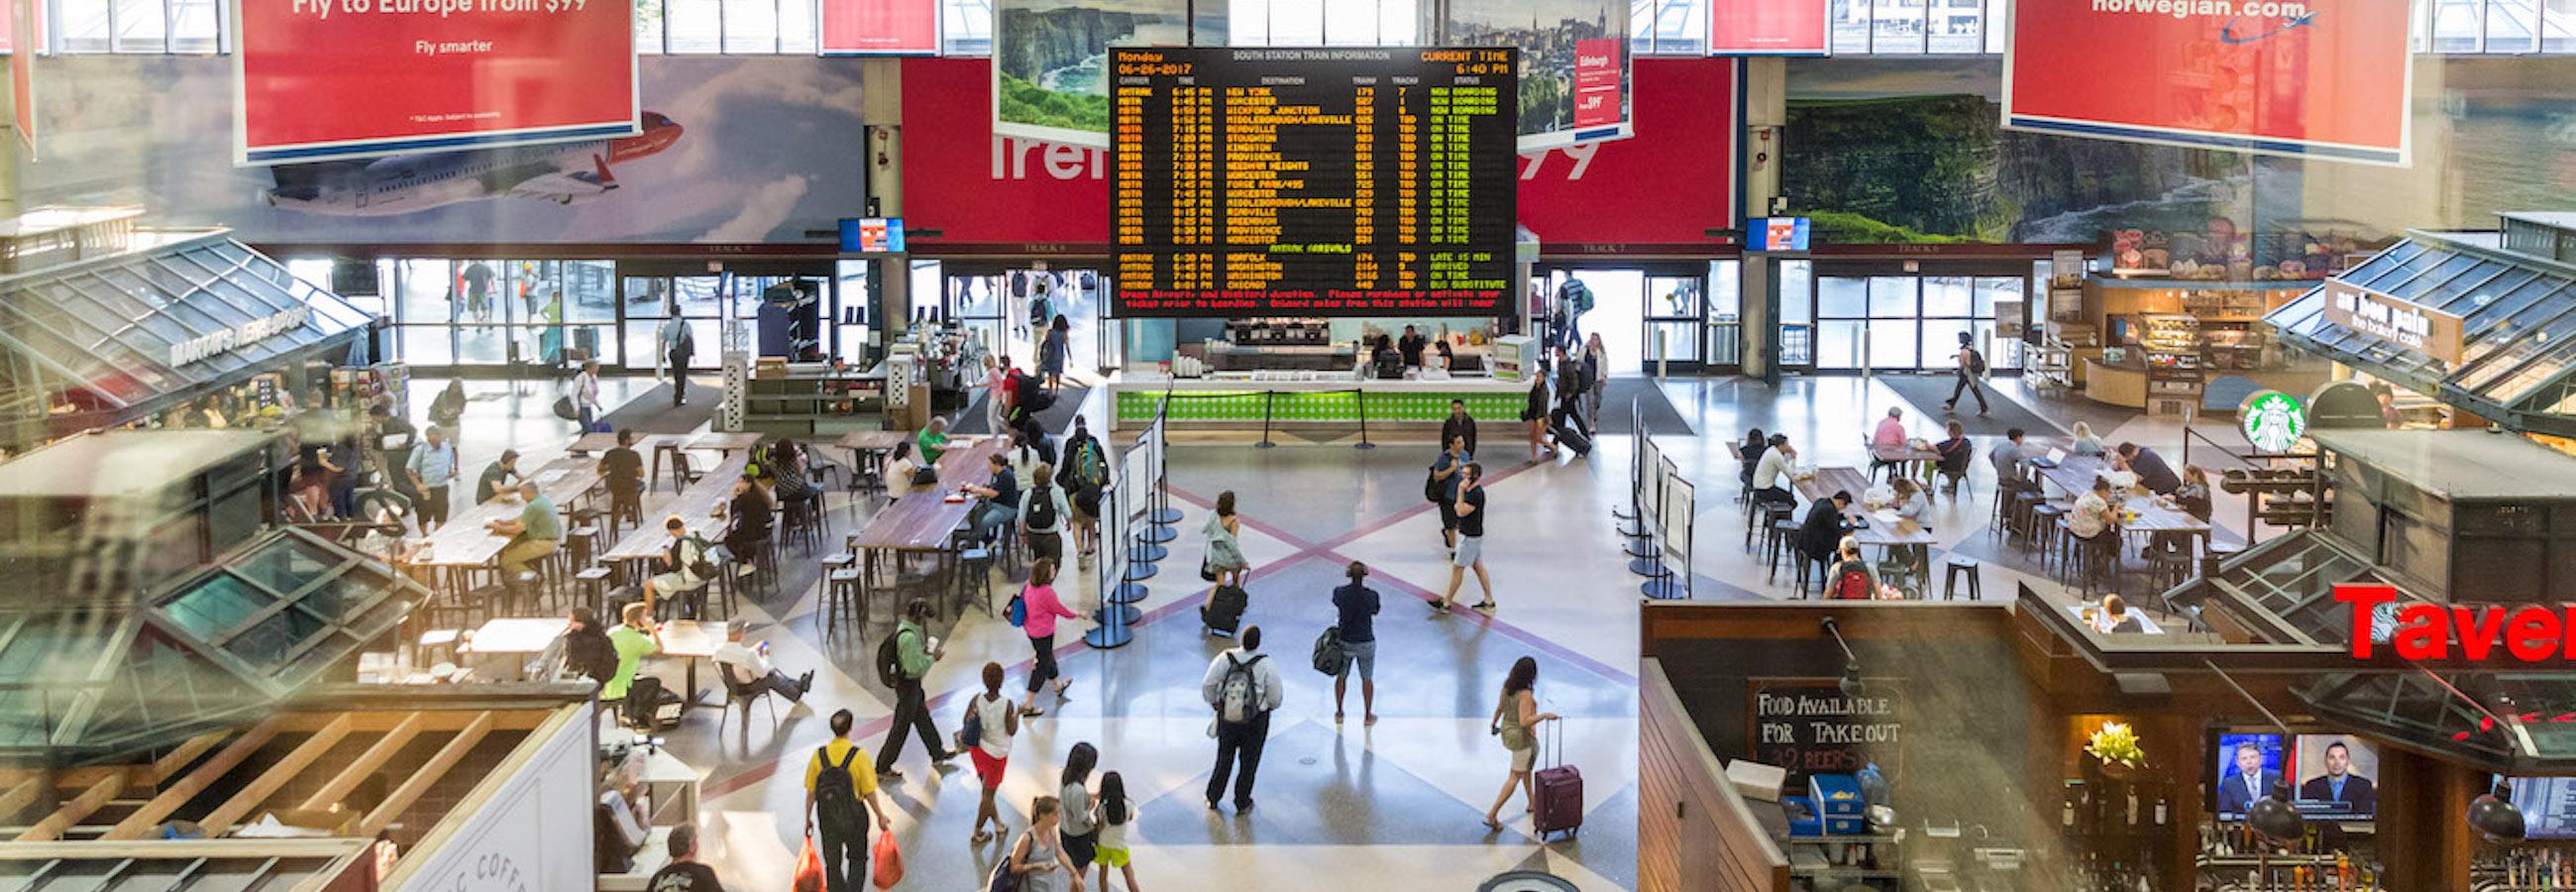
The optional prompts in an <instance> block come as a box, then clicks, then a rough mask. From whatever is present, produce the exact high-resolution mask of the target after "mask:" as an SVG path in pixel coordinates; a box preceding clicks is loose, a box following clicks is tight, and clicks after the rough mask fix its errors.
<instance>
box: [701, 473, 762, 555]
mask: <svg viewBox="0 0 2576 892" xmlns="http://www.w3.org/2000/svg"><path fill="white" fill-rule="evenodd" d="M757 473H767V472H765V471H760V472H755V471H749V470H746V471H743V472H742V476H740V477H737V478H734V481H733V500H732V501H730V502H727V503H726V504H723V505H719V506H717V507H716V516H717V517H722V518H726V519H728V520H730V521H732V523H731V524H730V525H728V526H726V527H725V534H724V542H723V543H722V544H720V545H717V546H716V548H715V549H714V551H715V553H716V555H717V556H718V557H721V558H723V559H725V560H726V561H729V562H732V561H739V562H741V564H742V569H741V570H739V571H736V572H739V573H748V572H750V571H751V562H752V559H753V558H754V557H755V556H757V555H759V554H760V549H762V548H763V547H766V546H767V545H768V544H769V525H770V522H771V521H772V520H773V519H774V518H775V515H776V513H777V512H776V508H777V503H775V502H772V501H770V498H769V490H768V489H766V488H763V487H762V486H761V485H760V482H759V480H758V479H757V478H756V477H754V476H753V475H754V474H757Z"/></svg>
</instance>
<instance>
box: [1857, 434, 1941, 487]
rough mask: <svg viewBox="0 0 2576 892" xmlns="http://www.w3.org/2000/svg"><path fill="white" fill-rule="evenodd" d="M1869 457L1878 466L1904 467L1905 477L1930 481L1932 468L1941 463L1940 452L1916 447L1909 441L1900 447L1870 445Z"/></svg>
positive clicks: (1926, 447)
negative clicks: (1878, 464)
mask: <svg viewBox="0 0 2576 892" xmlns="http://www.w3.org/2000/svg"><path fill="white" fill-rule="evenodd" d="M1869 457H1870V458H1873V459H1876V460H1878V462H1879V463H1880V464H1889V465H1898V466H1904V467H1905V468H1906V470H1905V475H1906V476H1908V477H1919V478H1922V479H1924V480H1930V479H1932V466H1933V465H1935V464H1938V463H1940V461H1941V451H1940V450H1938V449H1934V448H1932V447H1929V446H1919V447H1918V446H1916V445H1914V444H1913V443H1912V442H1911V441H1909V442H1907V443H1905V444H1904V445H1901V446H1878V445H1872V446H1870V447H1869Z"/></svg>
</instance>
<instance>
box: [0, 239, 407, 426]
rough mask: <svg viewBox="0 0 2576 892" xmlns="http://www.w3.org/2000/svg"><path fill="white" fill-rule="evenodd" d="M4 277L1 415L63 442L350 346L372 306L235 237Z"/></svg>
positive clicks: (147, 247)
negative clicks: (37, 425)
mask: <svg viewBox="0 0 2576 892" xmlns="http://www.w3.org/2000/svg"><path fill="white" fill-rule="evenodd" d="M150 235H152V236H156V237H153V238H137V239H136V241H135V244H136V247H135V248H133V249H132V250H128V251H125V252H121V253H117V254H113V255H109V256H105V257H97V258H89V259H84V260H80V261H77V262H73V263H67V264H62V265H58V266H52V267H47V268H44V269H40V270H35V271H31V272H26V273H21V274H17V275H10V276H0V420H5V421H8V422H14V423H16V425H27V424H29V423H30V422H33V421H42V422H44V423H43V425H42V427H43V428H44V429H45V431H46V433H43V434H38V435H33V436H30V435H28V434H27V433H25V432H23V431H15V430H13V431H9V432H7V433H8V434H9V436H7V437H5V439H10V440H16V441H18V442H19V443H20V444H23V443H24V442H25V441H27V440H29V439H38V438H42V437H45V436H60V435H62V434H65V433H70V432H72V431H76V430H81V429H84V428H88V427H96V426H100V425H113V424H121V423H124V422H127V421H131V420H134V419H137V418H140V417H143V416H145V415H148V414H151V413H154V412H159V411H161V410H163V409H166V408H169V407H170V406H173V405H176V404H178V403H180V402H181V401H185V400H190V399H195V398H196V397H198V396H201V395H203V394H204V393H206V392H208V391H211V390H213V389H215V388H217V387H223V386H230V385H233V384H237V383H240V382H241V381H243V380H245V379H247V378H248V377H250V376H251V375H254V374H258V373H260V372H265V371H270V370H274V369H277V368H279V367H280V366H283V365H285V364H288V363H290V362H297V361H301V360H303V359H306V358H310V357H314V356H317V355H323V354H325V353H327V352H328V351H331V350H334V349H345V348H346V347H347V345H348V344H349V343H350V342H351V341H352V340H354V339H355V338H356V337H357V336H358V335H359V334H360V333H361V332H362V331H363V330H364V329H365V327H366V325H367V324H368V322H369V321H370V320H369V316H368V314H367V313H366V312H365V311H362V310H360V309H358V308H357V307H355V306H351V305H350V304H349V303H348V302H347V301H344V300H341V299H340V298H339V297H337V296H335V295H333V294H331V293H330V292H328V291H324V290H322V289H319V288H316V287H314V286H312V285H310V284H308V283H305V282H304V281H302V280H299V279H297V278H295V276H294V275H293V274H291V273H289V272H287V270H286V267H285V266H284V265H282V264H279V263H278V262H277V261H275V260H271V259H269V258H268V257H267V256H265V255H262V254H260V253H259V252H257V251H253V250H251V249H250V248H249V247H248V246H245V245H243V244H241V243H240V242H236V241H233V240H232V239H231V238H229V237H228V236H227V235H226V234H225V233H224V232H223V231H222V230H202V231H196V232H189V233H171V232H167V231H163V232H155V233H150Z"/></svg>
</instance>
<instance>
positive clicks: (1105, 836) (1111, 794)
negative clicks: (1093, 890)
mask: <svg viewBox="0 0 2576 892" xmlns="http://www.w3.org/2000/svg"><path fill="white" fill-rule="evenodd" d="M1099 799H1100V842H1099V843H1098V845H1097V846H1095V848H1096V849H1097V850H1098V851H1099V853H1100V890H1101V892H1108V890H1109V888H1110V887H1109V869H1110V868H1112V867H1115V868H1118V872H1119V874H1120V875H1122V876H1124V877H1126V878H1127V892H1136V868H1135V866H1134V865H1132V864H1129V863H1127V825H1129V824H1132V823H1135V821H1136V803H1134V802H1131V801H1128V799H1127V782H1126V781H1125V780H1121V779H1120V778H1119V777H1118V772H1115V771H1109V772H1103V773H1102V774H1101V775H1100V796H1099Z"/></svg>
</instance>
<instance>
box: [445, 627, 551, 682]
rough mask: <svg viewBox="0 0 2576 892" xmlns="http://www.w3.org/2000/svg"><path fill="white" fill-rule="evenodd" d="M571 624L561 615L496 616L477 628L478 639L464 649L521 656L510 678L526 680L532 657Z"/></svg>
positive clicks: (543, 651) (549, 644)
mask: <svg viewBox="0 0 2576 892" xmlns="http://www.w3.org/2000/svg"><path fill="white" fill-rule="evenodd" d="M571 625H572V621H571V620H568V619H565V618H563V617H559V616H553V617H521V618H504V619H496V620H492V621H490V622H486V623H484V624H483V625H482V627H481V628H477V629H475V630H474V640H472V641H469V642H466V644H465V647H464V648H463V650H464V651H465V652H466V653H469V654H487V655H494V656H511V657H518V658H519V659H518V661H517V662H516V663H514V664H513V667H512V668H514V669H516V670H517V672H516V677H513V678H511V679H509V680H510V681H525V680H527V679H526V677H525V676H526V673H527V660H528V657H531V656H534V655H536V654H541V653H545V652H546V648H549V647H552V646H554V643H555V639H557V638H561V637H563V633H564V630H565V629H566V628H569V627H571Z"/></svg>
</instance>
